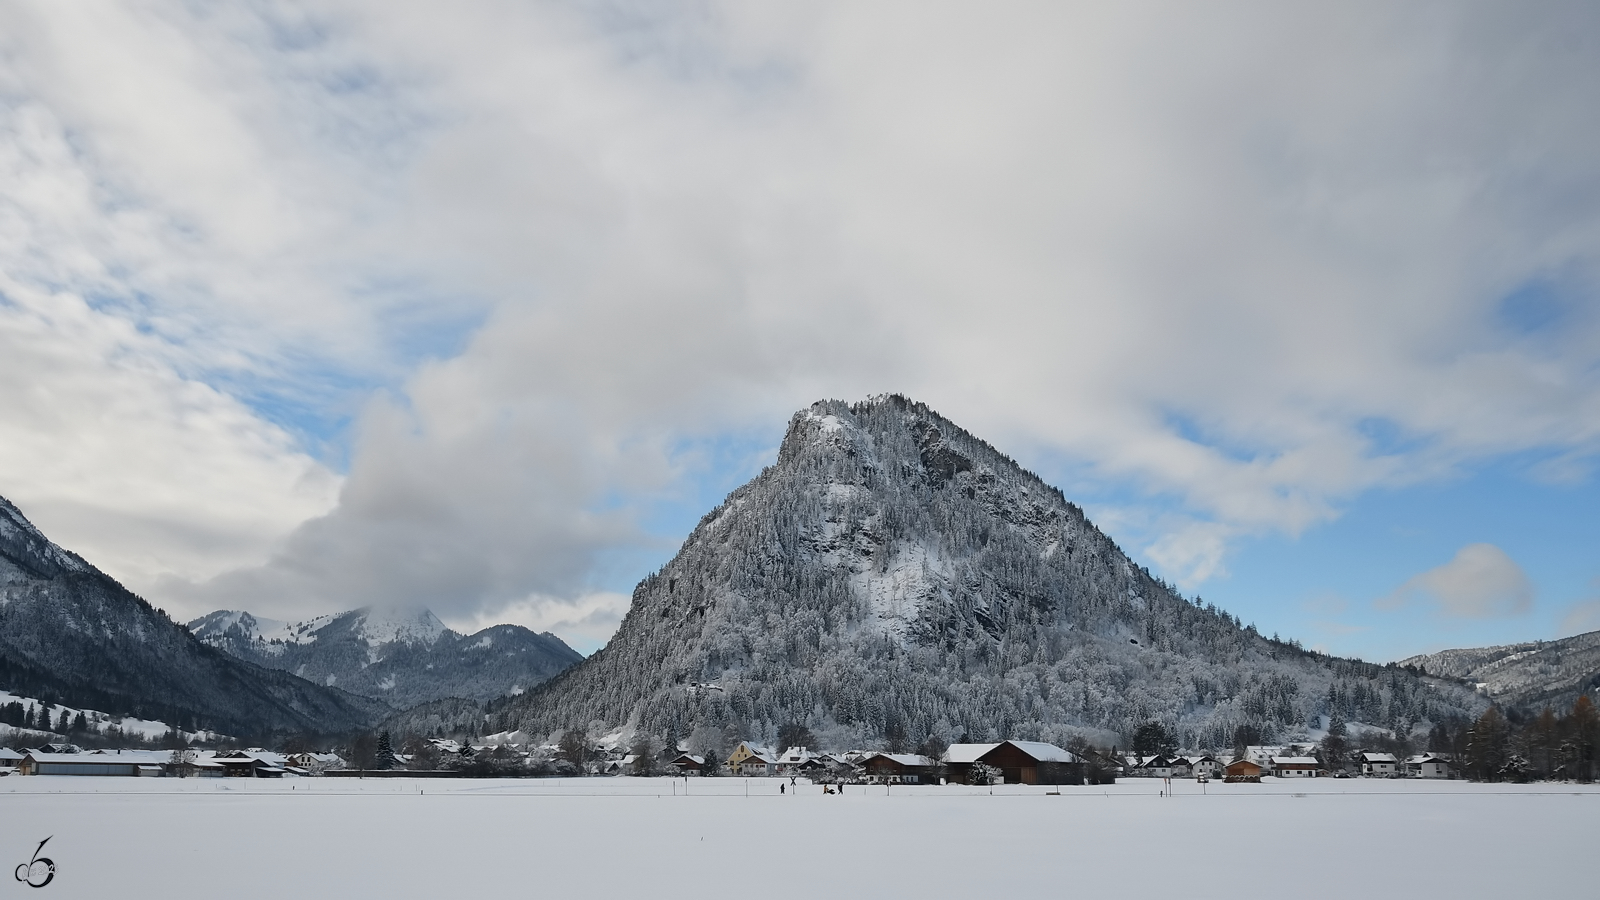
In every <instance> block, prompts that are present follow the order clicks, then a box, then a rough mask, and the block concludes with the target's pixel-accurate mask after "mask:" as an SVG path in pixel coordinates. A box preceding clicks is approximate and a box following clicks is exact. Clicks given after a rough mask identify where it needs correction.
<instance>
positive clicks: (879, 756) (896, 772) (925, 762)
mask: <svg viewBox="0 0 1600 900" xmlns="http://www.w3.org/2000/svg"><path fill="white" fill-rule="evenodd" d="M861 772H862V774H863V775H865V776H866V777H867V778H868V779H869V780H871V781H875V782H877V783H880V784H938V783H939V761H938V760H936V759H933V758H931V757H927V756H922V755H920V754H916V753H871V754H868V755H867V757H866V758H865V759H863V760H862V761H861Z"/></svg>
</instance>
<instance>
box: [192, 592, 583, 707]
mask: <svg viewBox="0 0 1600 900" xmlns="http://www.w3.org/2000/svg"><path fill="white" fill-rule="evenodd" d="M189 629H190V630H191V631H193V632H194V633H195V635H196V636H197V637H199V638H200V639H201V640H202V641H205V642H206V643H208V644H210V645H211V646H213V647H217V648H218V649H221V650H224V651H226V652H228V653H230V654H232V655H233V656H236V657H239V658H240V659H244V660H248V661H250V662H252V663H255V664H257V665H261V666H265V667H267V668H271V669H280V670H282V671H285V672H293V673H294V674H296V675H298V676H300V677H302V678H307V679H310V680H312V681H315V682H317V683H319V684H325V685H330V686H338V687H341V688H343V689H345V690H347V691H351V692H352V693H356V694H360V695H362V696H364V697H372V698H375V699H378V700H382V701H384V702H386V703H389V704H391V705H393V706H395V707H396V708H400V709H404V708H407V707H411V706H415V705H417V704H419V703H428V702H431V701H434V700H441V699H444V698H447V697H459V698H465V699H470V700H477V701H485V700H492V699H494V698H497V697H504V696H507V695H515V694H520V693H522V692H523V691H526V690H528V689H530V688H532V687H534V686H536V685H539V684H542V683H544V682H545V681H548V680H549V679H550V678H551V677H552V676H554V675H556V674H558V673H560V672H562V671H564V670H566V669H568V668H570V667H571V666H573V665H575V664H576V663H578V662H580V661H581V660H582V659H583V656H582V655H580V654H579V653H578V652H577V651H576V650H573V649H572V648H571V647H568V646H567V645H566V644H565V643H563V642H562V640H561V639H560V638H558V637H556V636H555V635H553V634H550V633H548V632H546V633H544V634H538V633H535V632H533V631H530V630H528V629H526V628H523V627H522V626H520V625H495V626H493V627H490V628H485V629H483V630H482V631H479V632H477V633H475V634H470V635H462V634H458V633H456V632H454V631H451V630H450V629H448V628H446V627H445V626H444V623H442V622H440V621H439V619H438V618H437V617H435V616H434V614H433V613H432V612H430V611H428V610H426V609H421V610H409V611H394V610H379V609H373V608H370V607H368V608H363V609H357V610H351V611H350V612H345V613H338V614H336V615H330V616H322V617H319V618H316V619H311V620H308V621H304V622H292V623H290V622H277V621H273V620H271V619H264V618H260V617H257V616H253V615H251V614H250V613H248V612H239V611H234V610H218V611H217V612H214V613H211V614H209V615H206V616H202V617H201V618H198V619H196V620H194V621H193V622H190V623H189Z"/></svg>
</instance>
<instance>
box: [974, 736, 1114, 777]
mask: <svg viewBox="0 0 1600 900" xmlns="http://www.w3.org/2000/svg"><path fill="white" fill-rule="evenodd" d="M979 763H982V764H983V765H986V766H993V767H995V768H996V769H999V770H1000V773H1001V775H1002V776H1003V778H1004V781H1005V783H1006V784H1083V782H1084V764H1083V763H1082V762H1081V761H1080V760H1079V759H1078V758H1077V757H1076V756H1073V755H1072V754H1071V753H1070V752H1068V751H1066V750H1063V749H1061V748H1060V747H1057V746H1056V745H1054V744H1046V743H1044V742H1042V741H1001V742H1000V743H998V744H951V745H950V748H949V750H947V751H945V780H947V781H949V782H951V783H953V784H970V783H971V780H972V768H973V766H975V765H977V764H979Z"/></svg>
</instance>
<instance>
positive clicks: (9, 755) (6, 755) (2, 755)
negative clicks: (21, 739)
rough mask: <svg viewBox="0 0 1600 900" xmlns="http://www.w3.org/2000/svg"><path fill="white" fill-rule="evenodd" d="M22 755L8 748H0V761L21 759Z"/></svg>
mask: <svg viewBox="0 0 1600 900" xmlns="http://www.w3.org/2000/svg"><path fill="white" fill-rule="evenodd" d="M21 758H22V754H21V753H18V752H17V751H15V750H13V749H11V748H10V747H0V759H21Z"/></svg>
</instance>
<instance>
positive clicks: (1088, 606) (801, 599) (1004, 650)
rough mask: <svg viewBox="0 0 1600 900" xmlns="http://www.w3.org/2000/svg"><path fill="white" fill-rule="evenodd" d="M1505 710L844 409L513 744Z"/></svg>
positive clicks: (808, 412)
mask: <svg viewBox="0 0 1600 900" xmlns="http://www.w3.org/2000/svg"><path fill="white" fill-rule="evenodd" d="M1486 705H1487V702H1486V701H1485V700H1484V699H1483V698H1482V697H1479V696H1477V695H1476V694H1475V693H1474V692H1473V691H1472V690H1470V689H1468V688H1465V687H1463V686H1461V685H1458V684H1455V683H1452V682H1447V681H1440V680H1435V679H1427V678H1421V677H1418V676H1417V675H1415V674H1413V673H1411V672H1408V671H1406V670H1404V669H1402V668H1399V667H1397V666H1379V665H1374V664H1371V663H1365V662H1361V661H1359V660H1349V659H1339V658H1336V657H1329V656H1326V655H1323V654H1318V653H1313V652H1310V651H1306V650H1303V649H1301V648H1300V647H1299V646H1298V645H1296V644H1293V643H1291V642H1283V641H1276V640H1269V639H1267V638H1265V637H1263V636H1261V635H1260V634H1258V633H1257V632H1256V631H1255V629H1254V628H1253V627H1245V626H1243V625H1242V624H1241V623H1240V622H1239V620H1238V619H1237V618H1234V617H1232V616H1230V615H1228V614H1227V613H1225V612H1223V611H1221V610H1218V609H1216V608H1214V607H1211V606H1209V605H1205V604H1202V603H1200V602H1199V601H1198V600H1189V599H1187V598H1184V597H1182V596H1180V595H1179V594H1178V593H1177V592H1176V591H1174V590H1173V589H1172V588H1171V587H1170V586H1169V585H1167V584H1165V583H1164V582H1162V581H1160V580H1159V579H1157V578H1155V577H1153V576H1152V575H1151V574H1150V573H1149V572H1148V571H1146V570H1144V569H1143V568H1141V567H1140V566H1138V565H1136V564H1135V563H1134V562H1133V561H1132V560H1130V559H1129V558H1128V557H1127V555H1126V554H1124V553H1123V552H1122V550H1121V549H1119V548H1118V547H1117V546H1116V544H1115V543H1114V542H1113V541H1112V540H1111V539H1110V538H1109V537H1108V536H1107V535H1105V534H1104V533H1103V532H1101V531H1100V530H1099V529H1098V528H1096V527H1095V526H1094V525H1093V524H1092V523H1091V522H1089V520H1088V519H1087V518H1086V517H1085V516H1084V514H1083V511H1082V510H1081V509H1079V508H1078V507H1077V506H1075V505H1073V504H1071V503H1069V502H1067V500H1066V498H1065V497H1064V496H1063V495H1062V494H1061V492H1060V491H1059V490H1057V489H1056V488H1054V487H1052V486H1050V485H1049V484H1046V483H1045V482H1044V481H1042V480H1041V479H1040V478H1038V477H1037V476H1036V475H1034V474H1033V473H1031V472H1028V471H1026V470H1024V469H1023V468H1022V467H1021V466H1019V465H1017V464H1016V462H1014V461H1013V460H1012V459H1010V458H1009V457H1007V456H1005V455H1004V454H1003V453H1001V452H999V451H998V450H996V449H995V448H994V447H992V446H990V445H989V444H988V443H986V442H984V441H982V440H981V439H979V438H977V437H975V436H973V435H971V434H970V433H968V432H966V431H965V430H963V429H962V428H960V427H959V426H957V425H955V424H954V423H953V422H951V421H950V420H948V419H946V418H944V417H943V416H941V415H939V414H938V413H936V412H934V411H933V410H932V409H930V408H928V407H927V406H925V405H923V404H920V403H916V402H914V401H912V400H909V399H907V398H904V397H900V396H885V397H875V398H872V399H870V400H867V401H865V402H861V403H854V404H849V403H843V402H839V401H824V402H820V403H816V404H813V405H812V406H811V407H810V408H809V409H804V410H801V411H799V412H797V413H796V414H795V415H794V417H793V418H792V419H791V420H790V422H789V427H788V432H787V434H786V435H785V436H784V439H783V442H782V445H781V448H780V449H779V452H778V459H777V461H776V463H775V464H773V465H771V466H769V467H767V468H765V469H763V470H762V472H761V474H760V475H759V476H757V477H756V478H755V479H753V480H752V481H750V482H749V483H747V484H745V485H743V486H742V487H740V488H738V489H736V490H735V491H734V492H733V493H732V494H730V495H729V496H728V498H727V499H726V500H725V501H724V502H723V503H722V504H721V505H720V506H718V507H717V508H716V509H713V510H712V511H710V512H709V513H707V514H706V516H705V517H704V518H703V519H701V521H700V523H699V525H698V526H697V527H696V528H695V529H694V531H693V533H691V534H690V535H689V537H688V539H687V540H685V542H684V544H683V547H682V548H681V549H680V551H679V552H678V554H677V555H676V556H675V557H674V558H673V559H672V560H671V561H670V562H668V563H667V564H666V565H665V566H664V567H662V569H661V570H660V571H659V572H657V573H655V574H653V575H651V576H649V577H647V578H646V579H644V580H643V581H642V582H640V584H639V585H638V587H637V588H635V590H634V593H633V601H632V605H631V606H630V608H629V610H628V613H627V615H626V616H625V618H624V619H623V622H622V624H621V626H620V627H619V628H618V630H617V633H616V635H615V636H614V637H613V638H612V639H611V641H610V642H609V643H608V644H607V645H606V646H605V647H604V648H603V649H602V650H600V651H599V652H598V653H596V654H594V655H593V656H591V657H589V658H588V659H587V660H585V661H584V662H583V663H581V664H579V665H577V666H575V667H573V668H572V669H571V670H569V671H567V672H565V673H563V674H562V675H560V676H557V677H556V678H555V679H552V680H551V681H550V682H549V683H547V684H545V685H543V686H541V687H540V688H538V689H536V690H534V691H531V692H529V693H527V694H525V695H523V696H521V697H516V698H512V699H510V700H506V701H499V702H496V703H492V704H491V706H490V714H491V717H492V720H493V722H492V724H493V727H495V728H496V729H499V730H509V729H514V728H520V729H522V730H523V731H526V732H529V733H534V734H544V733H549V732H551V731H552V730H555V729H561V728H572V727H578V728H583V727H587V726H589V725H590V724H591V723H596V722H598V723H602V724H605V725H607V726H610V727H632V728H637V729H640V730H642V731H645V732H648V733H652V734H656V735H660V736H662V737H664V738H666V739H668V740H673V739H676V738H680V737H682V736H684V735H687V734H691V733H693V732H695V731H696V730H700V729H714V730H716V731H717V732H721V731H723V730H724V729H728V728H731V729H733V730H734V731H737V732H739V733H740V736H742V737H745V738H754V739H758V740H761V739H770V738H771V737H773V736H774V735H775V734H776V730H777V728H778V727H779V726H780V725H783V724H787V723H798V724H803V725H805V726H806V727H808V728H809V729H810V730H811V732H812V733H813V734H815V735H817V736H818V737H819V738H820V739H821V740H823V741H824V742H825V743H827V744H831V745H835V746H848V745H850V744H852V743H854V742H857V741H878V740H885V741H886V742H887V743H888V744H890V745H893V744H894V743H895V742H896V741H900V742H902V743H909V744H910V745H915V744H916V743H917V742H919V741H921V740H922V739H923V738H924V737H926V736H938V737H942V738H944V739H945V740H951V741H953V740H956V739H958V738H959V737H960V736H962V735H966V736H967V738H968V739H970V740H979V741H982V740H997V739H1000V738H1024V739H1038V740H1049V741H1053V742H1055V743H1058V744H1059V743H1064V742H1065V741H1067V740H1069V739H1071V738H1073V737H1075V736H1089V737H1092V738H1094V739H1096V740H1102V741H1106V742H1114V741H1118V740H1121V739H1123V737H1124V736H1126V735H1129V734H1131V733H1132V732H1133V731H1134V729H1135V728H1136V727H1137V726H1138V725H1140V724H1141V723H1144V722H1147V721H1159V722H1162V723H1164V724H1165V725H1166V726H1168V728H1170V729H1171V730H1172V732H1173V733H1174V734H1175V736H1176V737H1177V738H1178V742H1179V743H1180V744H1182V745H1184V746H1189V747H1217V748H1222V747H1228V746H1232V742H1233V739H1234V734H1235V729H1236V728H1238V727H1239V726H1249V727H1252V728H1255V729H1258V730H1259V732H1260V733H1261V734H1262V735H1263V736H1264V737H1265V738H1266V739H1268V740H1271V739H1272V738H1273V737H1274V736H1277V737H1285V736H1289V735H1293V734H1295V733H1298V732H1300V731H1302V730H1305V729H1306V728H1307V724H1308V723H1309V722H1311V721H1313V720H1316V719H1317V717H1318V716H1321V715H1328V714H1338V715H1340V716H1342V717H1343V718H1344V719H1346V720H1347V721H1361V722H1367V723H1372V724H1374V725H1378V726H1382V727H1395V728H1409V727H1412V726H1418V725H1423V726H1425V725H1426V723H1429V722H1439V721H1445V720H1455V721H1459V720H1463V719H1467V718H1475V717H1476V716H1477V715H1478V714H1479V713H1481V712H1482V710H1483V708H1484V707H1485V706H1486Z"/></svg>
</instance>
